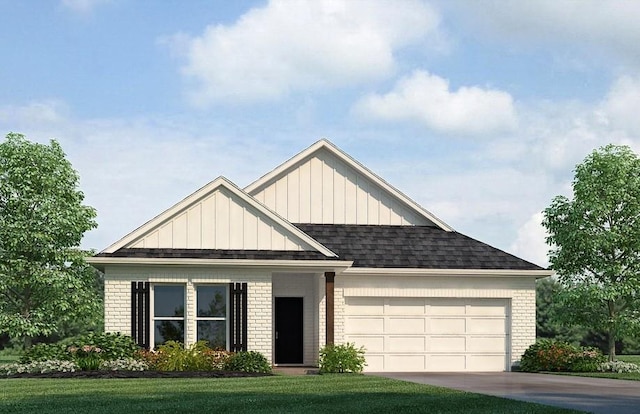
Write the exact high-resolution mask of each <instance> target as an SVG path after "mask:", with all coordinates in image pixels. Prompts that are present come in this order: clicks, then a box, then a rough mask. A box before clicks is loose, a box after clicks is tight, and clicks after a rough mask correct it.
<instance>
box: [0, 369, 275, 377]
mask: <svg viewBox="0 0 640 414" xmlns="http://www.w3.org/2000/svg"><path fill="white" fill-rule="evenodd" d="M271 375H273V374H263V373H257V372H235V371H76V372H50V373H46V374H40V373H24V374H14V375H7V376H2V375H0V378H241V377H267V376H271Z"/></svg>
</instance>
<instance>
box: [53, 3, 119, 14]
mask: <svg viewBox="0 0 640 414" xmlns="http://www.w3.org/2000/svg"><path fill="white" fill-rule="evenodd" d="M111 1H112V0H62V5H63V6H64V7H66V8H68V9H69V10H71V11H73V12H74V13H78V14H88V13H91V12H92V11H93V10H94V9H95V8H96V7H98V6H100V5H102V4H105V3H110V2H111Z"/></svg>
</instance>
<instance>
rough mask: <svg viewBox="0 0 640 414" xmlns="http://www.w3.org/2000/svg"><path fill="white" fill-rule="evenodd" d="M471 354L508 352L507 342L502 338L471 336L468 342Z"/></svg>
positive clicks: (468, 349)
mask: <svg viewBox="0 0 640 414" xmlns="http://www.w3.org/2000/svg"><path fill="white" fill-rule="evenodd" d="M467 347H468V348H467V351H469V352H506V350H507V349H506V348H507V340H506V338H505V337H504V336H501V337H485V336H471V337H469V338H468V340H467Z"/></svg>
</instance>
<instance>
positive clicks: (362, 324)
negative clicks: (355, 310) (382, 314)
mask: <svg viewBox="0 0 640 414" xmlns="http://www.w3.org/2000/svg"><path fill="white" fill-rule="evenodd" d="M345 331H346V332H348V333H352V334H381V333H384V318H366V317H354V318H347V319H346V321H345Z"/></svg>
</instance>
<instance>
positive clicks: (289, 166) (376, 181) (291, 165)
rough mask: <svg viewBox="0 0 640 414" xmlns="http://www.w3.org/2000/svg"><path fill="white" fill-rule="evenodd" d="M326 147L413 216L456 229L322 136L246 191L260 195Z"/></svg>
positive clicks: (436, 224)
mask: <svg viewBox="0 0 640 414" xmlns="http://www.w3.org/2000/svg"><path fill="white" fill-rule="evenodd" d="M325 151H326V152H327V153H329V154H330V155H331V156H333V157H335V158H336V159H337V160H339V162H341V163H343V164H344V165H346V166H347V167H349V168H350V169H353V170H354V171H355V172H356V173H357V174H359V175H361V176H363V177H365V178H366V180H368V181H369V182H371V183H372V184H373V186H374V187H376V188H377V189H379V190H381V191H382V192H384V193H386V194H388V195H389V196H390V199H391V200H393V201H394V203H395V202H397V203H398V204H399V205H402V206H404V207H403V208H406V209H407V210H408V211H410V212H411V213H412V216H416V217H420V218H421V220H420V221H422V222H426V223H429V224H433V225H434V226H436V227H438V228H440V229H442V230H444V231H453V229H452V228H451V227H450V226H449V225H447V224H446V223H445V222H443V221H442V220H440V219H439V218H438V217H436V216H435V215H433V214H432V213H430V212H429V211H427V210H426V209H424V208H423V207H421V206H420V205H419V204H418V203H416V202H415V201H413V200H411V199H410V198H409V197H407V196H406V195H405V194H403V193H402V192H400V191H399V190H398V189H396V188H395V187H393V186H392V185H390V184H389V183H387V182H386V181H385V180H383V179H382V178H380V177H379V176H378V175H376V174H375V173H373V172H372V171H371V170H369V169H368V168H367V167H365V166H364V165H362V164H361V163H359V162H358V161H356V160H355V159H353V158H352V157H350V156H349V155H348V154H346V153H345V152H343V151H342V150H340V149H339V148H338V147H336V146H335V145H334V144H332V143H331V142H329V141H328V140H326V139H322V140H320V141H318V142H316V143H314V144H313V145H311V146H310V147H309V148H307V149H306V150H304V151H302V152H300V153H299V154H297V155H295V156H294V157H293V158H291V159H289V160H288V161H286V162H284V163H283V164H281V165H279V166H278V167H276V168H275V169H274V170H272V171H271V172H269V173H267V174H265V175H263V176H262V177H261V178H259V179H258V180H256V181H255V182H253V183H252V184H249V185H248V186H247V187H245V191H246V192H247V193H248V194H250V195H252V196H254V197H256V196H257V195H258V194H260V193H261V192H262V191H263V190H265V189H266V188H268V187H269V186H272V185H273V184H274V183H276V182H277V181H278V180H280V179H281V178H282V177H284V176H286V175H287V174H289V173H290V172H291V171H293V170H294V169H296V168H297V167H298V166H299V165H300V164H302V163H304V162H305V161H307V160H309V159H311V158H313V157H314V156H318V157H321V155H320V154H322V153H323V152H325ZM265 204H267V205H269V204H268V203H265ZM270 207H271V208H272V209H274V210H275V211H278V210H277V208H274V206H270ZM285 216H286V215H285ZM288 218H289V220H291V221H293V222H297V221H305V220H304V219H302V220H296V218H292V217H288ZM359 223H360V222H359ZM370 224H385V223H370ZM403 224H404V223H403ZM412 224H420V223H412Z"/></svg>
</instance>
